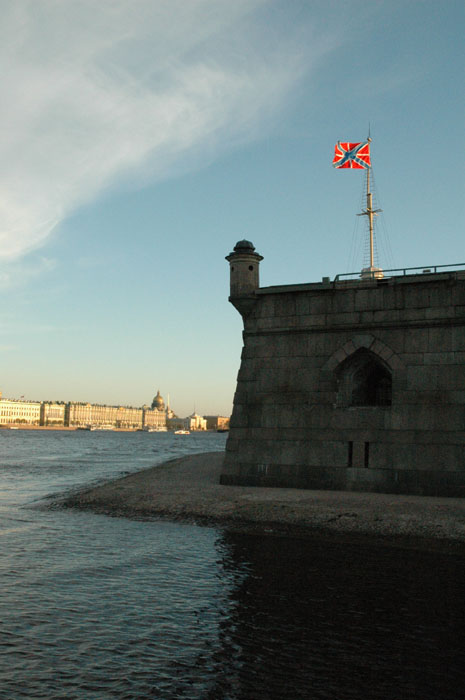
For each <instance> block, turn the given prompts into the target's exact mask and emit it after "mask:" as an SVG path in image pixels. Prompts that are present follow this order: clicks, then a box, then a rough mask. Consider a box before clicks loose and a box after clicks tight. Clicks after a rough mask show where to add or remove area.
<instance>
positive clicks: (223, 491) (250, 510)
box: [52, 452, 465, 553]
mask: <svg viewBox="0 0 465 700" xmlns="http://www.w3.org/2000/svg"><path fill="white" fill-rule="evenodd" d="M223 456H224V453H223V452H213V453H205V454H198V455H189V456H187V457H182V458H180V459H175V460H172V461H170V462H166V463H165V464H162V465H159V466H156V467H151V468H149V469H145V470H143V471H140V472H137V473H136V474H131V475H130V476H126V477H123V478H121V479H117V480H115V481H111V482H108V483H105V484H102V485H100V486H97V487H94V488H90V489H83V490H80V491H78V492H76V493H73V494H71V495H70V494H65V495H64V496H63V497H62V498H61V499H59V500H58V501H56V500H55V501H54V503H53V504H52V507H71V508H79V509H84V510H92V511H93V512H97V513H105V514H107V515H112V516H122V517H128V518H137V519H161V518H163V519H169V520H175V521H187V522H194V523H197V524H201V525H212V526H218V525H219V526H222V527H227V528H228V529H234V530H239V531H247V532H258V533H260V534H262V533H265V534H274V535H281V534H283V535H291V536H298V537H312V536H316V535H319V536H325V537H333V538H334V537H336V538H337V539H339V540H340V539H344V538H345V539H350V540H351V541H354V540H360V541H361V542H372V543H374V544H381V543H385V544H389V545H397V546H406V547H414V548H421V549H434V550H440V551H450V552H454V553H465V499H460V498H432V497H421V496H398V495H392V494H373V493H371V494H367V493H358V492H357V493H356V492H343V491H310V490H303V489H275V488H259V487H241V486H221V485H220V484H219V483H218V482H219V475H220V472H221V464H222V460H223Z"/></svg>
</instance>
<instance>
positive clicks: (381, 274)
mask: <svg viewBox="0 0 465 700" xmlns="http://www.w3.org/2000/svg"><path fill="white" fill-rule="evenodd" d="M458 268H462V269H463V270H465V263H454V264H453V265H431V266H429V267H425V266H421V267H396V268H392V269H390V270H363V274H362V273H361V272H360V270H359V271H358V272H343V273H341V274H338V275H336V277H335V278H334V282H340V281H342V280H343V279H349V280H350V279H363V280H369V279H373V280H380V279H386V278H387V277H404V276H406V275H435V274H437V273H440V272H448V271H451V272H455V271H457V270H458Z"/></svg>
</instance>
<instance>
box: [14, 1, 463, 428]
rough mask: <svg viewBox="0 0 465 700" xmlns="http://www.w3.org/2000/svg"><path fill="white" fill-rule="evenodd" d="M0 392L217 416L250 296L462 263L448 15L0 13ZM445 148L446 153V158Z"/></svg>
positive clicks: (62, 8) (308, 7) (442, 8)
mask: <svg viewBox="0 0 465 700" xmlns="http://www.w3.org/2000/svg"><path fill="white" fill-rule="evenodd" d="M0 11H1V16H2V23H1V26H0V65H1V66H2V81H1V84H0V100H1V110H0V127H1V128H0V169H1V177H0V295H1V304H0V368H1V371H0V391H2V393H3V396H4V397H8V398H19V397H21V396H24V397H25V398H26V399H31V400H62V401H89V402H91V403H107V404H112V405H133V406H141V405H143V404H145V403H151V401H152V398H153V396H154V395H155V393H156V391H157V389H160V392H161V394H162V395H163V396H164V398H165V400H166V399H167V398H168V396H169V398H170V404H171V406H172V408H173V410H174V411H175V412H176V413H177V414H178V415H181V416H185V415H187V414H189V413H191V412H192V411H194V410H196V411H197V412H198V413H201V414H203V415H206V414H220V415H229V414H230V412H231V408H232V400H233V395H234V390H235V384H236V376H237V371H238V369H239V363H240V353H241V347H242V337H241V331H242V320H241V317H240V315H239V314H238V313H237V311H236V310H235V309H234V308H233V307H232V306H231V305H230V304H229V303H228V294H229V269H228V263H227V262H226V261H225V259H224V258H225V256H226V255H227V254H228V253H229V252H230V251H231V250H232V249H233V247H234V245H235V243H236V242H237V241H238V240H241V239H243V238H246V239H248V240H251V241H252V242H253V243H254V245H255V247H256V249H257V252H259V253H260V254H261V255H263V257H264V260H263V261H262V263H261V269H260V284H261V286H269V285H274V284H287V283H303V282H316V281H320V280H321V278H322V277H323V276H330V277H334V276H335V275H336V274H338V273H344V272H352V271H354V270H355V271H357V270H359V269H361V267H363V265H364V259H363V258H364V252H363V251H364V248H365V241H366V231H365V228H364V225H363V224H364V222H363V221H362V218H363V219H365V217H357V216H356V214H357V212H359V211H360V206H361V198H362V192H363V171H348V170H336V169H334V168H332V165H331V163H332V158H333V153H334V145H335V143H336V142H337V141H338V140H341V141H354V142H356V141H361V140H365V139H366V138H367V136H368V133H370V135H371V138H372V150H371V153H372V163H373V174H374V178H375V185H376V189H375V194H376V197H377V199H376V201H377V203H378V205H379V206H380V207H381V208H382V209H383V213H382V214H381V215H380V217H379V220H378V222H377V233H376V236H377V238H376V240H377V249H378V264H379V265H381V266H382V267H383V268H385V269H387V268H394V267H402V268H403V267H411V266H415V267H416V266H423V267H430V266H431V265H441V264H444V265H447V264H453V263H465V250H464V243H463V232H464V221H465V216H464V199H465V198H464V168H463V162H464V158H463V156H464V148H463V126H464V106H465V105H464V102H465V100H464V87H463V85H464V80H463V77H464V67H465V66H464V58H463V57H464V55H465V52H464V39H463V36H464V28H465V6H464V5H463V2H461V1H458V0H457V1H456V0H442V1H441V2H439V0H389V1H387V0H386V1H384V0H321V1H320V0H284V1H282V0H234V2H231V0H99V2H98V3H96V2H95V0H15V1H14V2H12V1H11V0H0ZM446 146H447V148H446Z"/></svg>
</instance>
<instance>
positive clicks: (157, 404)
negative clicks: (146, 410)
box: [152, 389, 165, 411]
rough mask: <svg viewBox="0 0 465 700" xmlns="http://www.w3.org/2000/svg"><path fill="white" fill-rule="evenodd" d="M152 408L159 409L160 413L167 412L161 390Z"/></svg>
mask: <svg viewBox="0 0 465 700" xmlns="http://www.w3.org/2000/svg"><path fill="white" fill-rule="evenodd" d="M152 408H157V409H158V410H159V411H164V410H165V402H164V401H163V397H162V396H161V394H160V389H158V391H157V395H156V396H155V397H154V399H153V401H152Z"/></svg>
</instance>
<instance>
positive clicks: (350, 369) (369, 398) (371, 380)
mask: <svg viewBox="0 0 465 700" xmlns="http://www.w3.org/2000/svg"><path fill="white" fill-rule="evenodd" d="M335 374H336V379H337V388H338V392H337V404H338V405H339V406H390V405H391V400H392V399H391V397H392V373H391V370H390V368H389V366H388V365H387V364H386V362H384V361H383V360H382V359H381V358H380V357H379V356H378V355H376V354H375V353H374V352H371V350H367V349H366V348H359V349H358V350H356V351H355V352H354V353H353V354H352V355H349V357H347V358H346V359H345V360H343V361H342V362H341V363H340V364H339V365H338V367H337V368H336V370H335Z"/></svg>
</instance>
